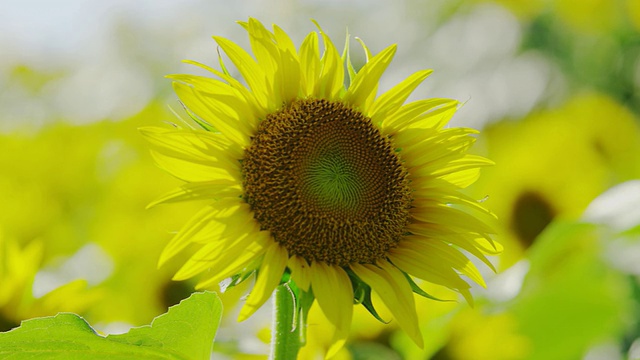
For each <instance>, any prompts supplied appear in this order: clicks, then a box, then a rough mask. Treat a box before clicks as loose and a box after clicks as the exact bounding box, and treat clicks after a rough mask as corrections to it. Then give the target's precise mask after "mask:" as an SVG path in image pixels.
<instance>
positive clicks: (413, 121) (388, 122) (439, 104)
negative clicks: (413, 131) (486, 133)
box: [382, 98, 458, 131]
mask: <svg viewBox="0 0 640 360" xmlns="http://www.w3.org/2000/svg"><path fill="white" fill-rule="evenodd" d="M457 105H458V102H457V101H456V100H451V99H439V98H435V99H423V100H418V101H414V102H411V103H409V104H406V105H404V106H402V107H401V108H400V109H398V111H396V112H394V113H392V114H389V116H387V117H385V118H384V119H382V126H383V128H384V129H389V130H387V131H397V130H398V129H402V128H404V127H407V126H413V127H418V128H437V127H438V124H439V123H438V121H435V120H433V119H434V118H433V117H432V116H431V114H432V113H434V112H435V111H436V110H438V109H441V108H447V109H451V108H453V109H455V108H456V107H457ZM425 119H426V120H427V121H425ZM429 120H431V121H429Z"/></svg>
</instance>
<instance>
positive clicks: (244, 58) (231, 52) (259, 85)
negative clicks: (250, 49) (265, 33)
mask: <svg viewBox="0 0 640 360" xmlns="http://www.w3.org/2000/svg"><path fill="white" fill-rule="evenodd" d="M213 39H214V40H215V41H216V42H217V43H218V45H220V48H222V50H223V51H224V52H225V54H227V56H228V57H229V59H230V60H231V62H233V64H234V65H235V66H236V68H237V69H238V71H239V72H240V74H241V75H242V77H243V78H244V80H245V81H246V82H247V84H248V85H249V88H251V90H252V91H253V94H254V96H255V97H256V100H257V101H258V103H259V104H260V106H261V107H262V108H264V109H268V108H269V102H270V100H269V98H268V96H267V94H268V93H267V90H268V87H267V78H266V75H265V73H264V71H263V70H262V69H261V68H260V66H258V64H257V63H256V62H255V60H253V58H251V55H249V54H247V52H246V51H244V50H243V49H242V48H241V47H240V46H238V45H237V44H235V43H234V42H233V41H231V40H228V39H225V38H223V37H219V36H214V37H213Z"/></svg>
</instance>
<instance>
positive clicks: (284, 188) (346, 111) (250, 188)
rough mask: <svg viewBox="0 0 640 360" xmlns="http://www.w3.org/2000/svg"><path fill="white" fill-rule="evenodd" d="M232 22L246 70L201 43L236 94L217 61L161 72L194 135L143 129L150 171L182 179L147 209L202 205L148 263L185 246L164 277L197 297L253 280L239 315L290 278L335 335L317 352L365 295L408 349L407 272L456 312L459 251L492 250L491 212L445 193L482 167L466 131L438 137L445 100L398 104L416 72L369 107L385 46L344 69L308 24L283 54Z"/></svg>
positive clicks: (279, 37)
mask: <svg viewBox="0 0 640 360" xmlns="http://www.w3.org/2000/svg"><path fill="white" fill-rule="evenodd" d="M240 25H242V26H243V27H244V28H245V29H246V30H247V32H248V34H249V40H250V44H251V48H252V50H253V54H254V56H255V59H254V58H253V57H252V56H251V55H250V54H248V53H247V52H246V51H244V50H243V49H242V48H241V47H240V46H238V45H237V44H235V43H233V42H232V41H230V40H228V39H225V38H222V37H214V39H215V41H216V42H217V44H218V46H219V48H220V49H221V50H222V51H223V52H224V53H225V54H226V55H227V56H228V58H229V59H230V60H231V62H232V63H233V64H234V65H235V67H236V68H237V70H238V72H239V74H240V75H241V76H242V79H243V80H244V82H245V83H246V85H245V84H243V83H242V82H240V81H239V80H237V79H235V78H234V77H232V76H231V73H230V72H229V71H228V70H227V67H226V65H225V64H224V62H223V61H222V59H221V60H220V67H221V70H217V69H214V68H211V67H208V66H205V65H202V64H199V63H196V62H192V61H189V63H192V64H194V65H198V66H200V67H202V68H204V69H206V70H208V71H210V72H211V73H213V75H215V78H209V77H202V76H194V75H171V76H170V78H171V79H173V80H174V82H173V86H174V89H175V92H176V94H177V95H178V97H179V98H180V100H181V101H182V103H183V104H184V106H185V108H186V111H187V113H188V114H189V115H190V117H191V118H192V119H193V120H194V121H195V122H196V123H197V124H199V127H197V128H196V127H195V126H194V127H192V128H190V127H181V126H177V125H176V127H174V128H173V129H162V128H143V129H142V132H143V134H144V135H145V136H146V137H147V138H148V139H149V141H150V142H151V144H152V154H153V156H154V159H155V161H156V162H157V163H158V165H159V166H160V167H162V168H164V169H165V170H167V171H168V172H170V173H171V174H173V175H174V176H176V177H178V178H180V179H183V180H184V181H186V183H185V184H184V185H183V186H182V187H180V188H179V189H177V190H174V191H171V192H169V193H168V194H166V195H164V196H162V197H161V198H160V199H159V200H158V201H157V202H155V203H154V204H156V203H170V202H176V201H186V200H207V201H208V202H209V204H208V205H207V206H205V207H204V209H202V211H200V212H199V213H197V214H196V215H195V216H194V217H193V218H192V219H191V220H190V221H189V222H188V223H187V224H186V225H185V226H184V227H183V228H182V229H181V230H180V231H179V232H178V233H177V235H176V236H175V237H174V238H173V239H172V240H171V241H170V242H169V244H168V245H167V246H166V248H165V250H164V252H163V253H162V255H161V258H160V264H163V263H164V262H166V261H167V260H168V259H169V258H171V257H173V256H175V255H176V254H177V253H179V252H181V251H182V250H184V249H185V248H187V247H188V246H189V245H196V247H197V249H198V250H197V251H196V252H195V253H194V254H193V255H192V256H191V258H190V259H189V260H188V261H187V262H186V263H185V264H184V266H183V267H182V268H181V269H180V270H179V271H178V272H177V273H176V275H175V279H176V280H181V279H187V278H191V277H194V276H196V275H199V274H201V273H205V274H204V276H203V277H202V280H201V281H200V283H199V284H198V286H199V287H201V288H206V287H210V286H212V285H216V284H218V283H220V282H221V281H222V280H224V279H227V278H229V277H232V278H233V279H237V278H238V277H241V278H242V279H244V278H246V277H247V276H248V275H247V274H251V273H252V272H255V273H256V274H257V276H256V282H255V285H254V287H253V289H252V291H251V293H250V295H249V296H248V298H247V300H246V303H245V304H244V306H243V308H242V310H241V312H240V315H239V320H244V319H246V318H247V317H249V316H250V315H251V314H253V313H254V312H255V311H256V309H258V308H259V307H260V306H261V305H262V304H263V303H264V302H265V301H266V300H267V299H268V298H269V297H270V295H271V293H272V292H273V290H274V288H275V287H276V286H278V285H279V284H280V283H281V282H282V281H289V282H293V283H294V284H295V287H296V288H297V289H300V290H301V291H305V292H311V293H312V294H313V296H314V297H315V300H317V304H318V305H319V307H320V308H321V309H322V312H323V313H324V314H325V316H326V317H327V318H328V319H329V321H330V322H331V323H332V324H333V325H334V326H335V327H336V332H335V336H334V344H335V345H334V346H333V347H332V349H330V351H329V355H331V354H332V353H335V351H337V350H338V349H339V348H340V346H342V344H343V343H344V341H345V340H346V337H347V334H348V330H349V327H350V323H351V319H352V312H353V305H354V302H355V303H361V304H363V305H365V307H367V309H369V310H370V311H371V312H372V314H374V315H376V316H377V314H376V313H375V309H373V306H372V304H371V297H370V295H371V291H372V290H373V291H375V292H376V293H377V294H378V295H379V297H380V298H381V300H382V302H383V303H384V305H386V306H387V307H388V308H389V309H390V311H391V313H392V314H393V316H394V317H395V319H396V320H397V322H398V325H399V326H400V327H401V328H402V329H403V330H404V331H406V333H407V334H408V335H409V336H410V337H411V338H412V339H413V341H414V342H415V343H416V344H417V345H419V346H422V343H423V340H422V337H421V335H420V330H419V328H418V321H417V316H416V310H415V303H414V297H413V292H416V293H419V294H423V295H425V296H428V294H426V293H424V292H423V291H422V290H421V289H420V288H419V287H418V286H417V285H416V283H415V282H414V281H413V277H412V276H415V277H417V278H421V279H424V280H427V281H430V282H432V283H436V284H440V285H443V286H445V287H448V288H450V289H453V290H455V291H457V292H459V293H461V294H462V295H463V296H464V297H465V298H466V299H467V301H469V302H471V301H472V298H471V294H470V291H469V289H470V285H469V283H467V281H465V280H463V278H462V277H461V276H466V277H467V278H469V279H471V280H473V281H475V282H476V283H478V284H480V285H483V286H484V285H485V284H484V281H483V279H482V277H481V275H480V273H479V271H478V270H477V269H476V267H475V266H474V265H473V264H472V262H471V261H470V260H469V259H468V258H467V257H466V255H465V254H471V255H474V256H476V257H478V258H479V259H481V260H482V261H484V262H485V263H486V264H487V265H488V266H489V267H492V265H491V263H490V262H489V261H488V260H487V259H486V257H485V255H484V254H487V253H488V254H494V253H496V252H498V251H499V250H500V249H499V245H498V244H496V243H494V242H493V240H492V239H491V237H490V234H491V233H493V230H492V227H491V226H489V225H487V223H488V222H489V221H490V219H491V216H492V214H491V213H490V212H488V211H487V210H485V209H484V208H483V207H482V206H481V204H479V203H478V201H476V200H474V199H471V198H469V197H467V196H465V195H463V194H462V193H461V192H460V189H462V188H465V187H467V186H468V185H470V184H471V183H473V182H474V181H475V180H476V179H477V177H478V175H479V169H480V168H481V167H483V166H487V165H490V164H492V162H491V161H489V160H487V159H485V158H482V157H479V156H475V155H469V154H467V150H468V149H469V147H471V145H472V144H473V142H474V137H473V136H471V135H472V134H475V133H476V131H475V130H472V129H467V128H445V125H446V124H447V122H448V120H449V119H450V118H451V116H452V115H453V114H454V112H455V111H456V109H457V107H458V102H457V101H455V100H450V99H440V98H436V99H424V100H418V101H415V102H410V103H407V104H404V103H405V101H406V100H407V98H408V96H409V95H410V94H411V93H412V92H413V90H414V89H415V88H416V87H417V86H418V85H419V84H420V83H421V82H422V81H423V80H424V79H425V78H427V76H429V74H431V70H422V71H418V72H416V73H414V74H413V75H411V76H409V77H408V78H407V79H405V80H404V81H402V82H400V83H399V84H397V85H396V86H394V87H393V88H391V89H390V90H388V91H387V92H385V93H384V94H382V95H380V96H376V93H377V88H378V83H379V79H380V77H381V76H382V74H383V73H384V71H385V69H386V68H387V66H388V65H389V63H390V62H391V60H392V58H393V56H394V54H395V52H396V46H395V45H392V46H389V47H387V48H386V49H384V50H382V51H381V52H380V53H378V54H377V55H375V56H373V55H372V54H371V53H370V51H369V49H368V48H367V47H366V45H365V44H364V43H363V42H362V41H360V43H361V45H362V47H363V48H364V51H365V54H366V63H365V64H364V65H363V66H362V68H361V69H360V70H359V71H357V72H356V71H355V69H354V67H353V66H352V64H351V61H350V57H349V42H348V37H347V42H346V44H345V49H344V52H343V54H342V55H341V54H340V53H339V52H338V50H337V49H336V47H335V46H334V44H333V43H332V41H331V39H330V38H329V37H328V36H327V35H326V34H325V33H323V32H322V30H321V28H320V27H319V26H318V29H319V31H318V32H311V33H309V34H308V35H307V36H306V37H305V39H304V41H303V42H302V44H301V46H300V48H299V49H296V47H295V46H294V44H293V42H292V40H291V39H290V38H289V37H288V35H287V34H286V33H285V32H284V31H283V30H282V29H281V28H279V27H278V26H276V25H274V26H273V31H269V30H267V29H266V28H265V27H264V26H263V25H262V24H261V23H260V22H258V21H257V20H254V19H249V21H248V22H240ZM316 25H317V24H316ZM320 38H321V39H322V42H323V48H324V51H323V52H322V53H321V52H320V46H319V43H320ZM345 80H348V84H349V85H348V86H345ZM152 205H153V204H152ZM463 251H464V252H463ZM315 300H314V301H315Z"/></svg>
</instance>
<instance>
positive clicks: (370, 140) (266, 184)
mask: <svg viewBox="0 0 640 360" xmlns="http://www.w3.org/2000/svg"><path fill="white" fill-rule="evenodd" d="M242 172H243V175H244V183H243V185H244V191H245V194H244V195H245V199H246V201H247V202H248V203H249V204H250V205H251V208H252V210H253V212H254V217H255V218H256V220H258V222H259V223H260V225H261V227H262V229H263V230H269V231H270V232H271V234H272V236H273V238H274V239H275V241H277V242H278V243H280V244H281V245H282V246H284V247H285V248H286V249H287V250H288V252H289V254H290V255H298V256H301V257H303V258H305V259H306V260H307V261H309V262H312V261H323V262H326V263H328V264H332V265H333V264H335V265H340V266H346V265H347V264H350V263H353V262H357V263H373V262H375V260H377V259H382V258H384V256H385V254H386V251H387V250H389V249H390V248H392V247H394V246H395V245H396V244H397V243H398V241H399V240H400V238H401V236H402V235H403V233H404V232H405V228H406V226H407V223H408V221H409V209H410V206H411V188H410V187H409V179H408V177H407V171H406V169H405V168H404V166H403V165H402V162H401V161H400V159H399V158H398V155H397V153H396V152H395V151H394V148H393V146H392V143H391V141H390V140H389V139H388V138H387V137H385V136H383V135H382V134H381V133H380V131H379V130H378V129H377V128H376V127H375V126H374V125H373V124H372V123H371V120H370V119H369V118H367V117H365V116H363V115H362V114H361V113H360V112H358V111H355V110H352V109H350V108H348V107H347V106H345V105H344V104H342V103H340V102H330V101H327V100H322V99H307V100H297V101H295V102H293V103H292V104H290V105H289V106H287V107H285V108H284V109H282V110H280V111H278V112H276V113H273V114H270V115H267V117H266V119H264V120H263V121H262V122H261V123H260V126H259V128H258V131H257V132H256V134H255V136H254V137H253V139H252V142H251V145H250V146H249V147H248V148H247V149H246V151H245V158H244V159H243V161H242Z"/></svg>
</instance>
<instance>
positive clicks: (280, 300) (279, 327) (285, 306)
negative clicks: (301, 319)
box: [269, 284, 302, 360]
mask: <svg viewBox="0 0 640 360" xmlns="http://www.w3.org/2000/svg"><path fill="white" fill-rule="evenodd" d="M274 300H275V301H274V305H273V328H272V334H271V356H270V357H269V359H271V360H295V359H296V357H297V356H298V350H300V338H301V333H300V331H301V328H302V326H300V325H301V324H297V323H296V320H297V319H296V304H295V299H294V296H293V292H292V291H291V289H290V288H289V287H288V286H287V284H282V285H279V286H278V287H277V288H276V291H275V299H274Z"/></svg>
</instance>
